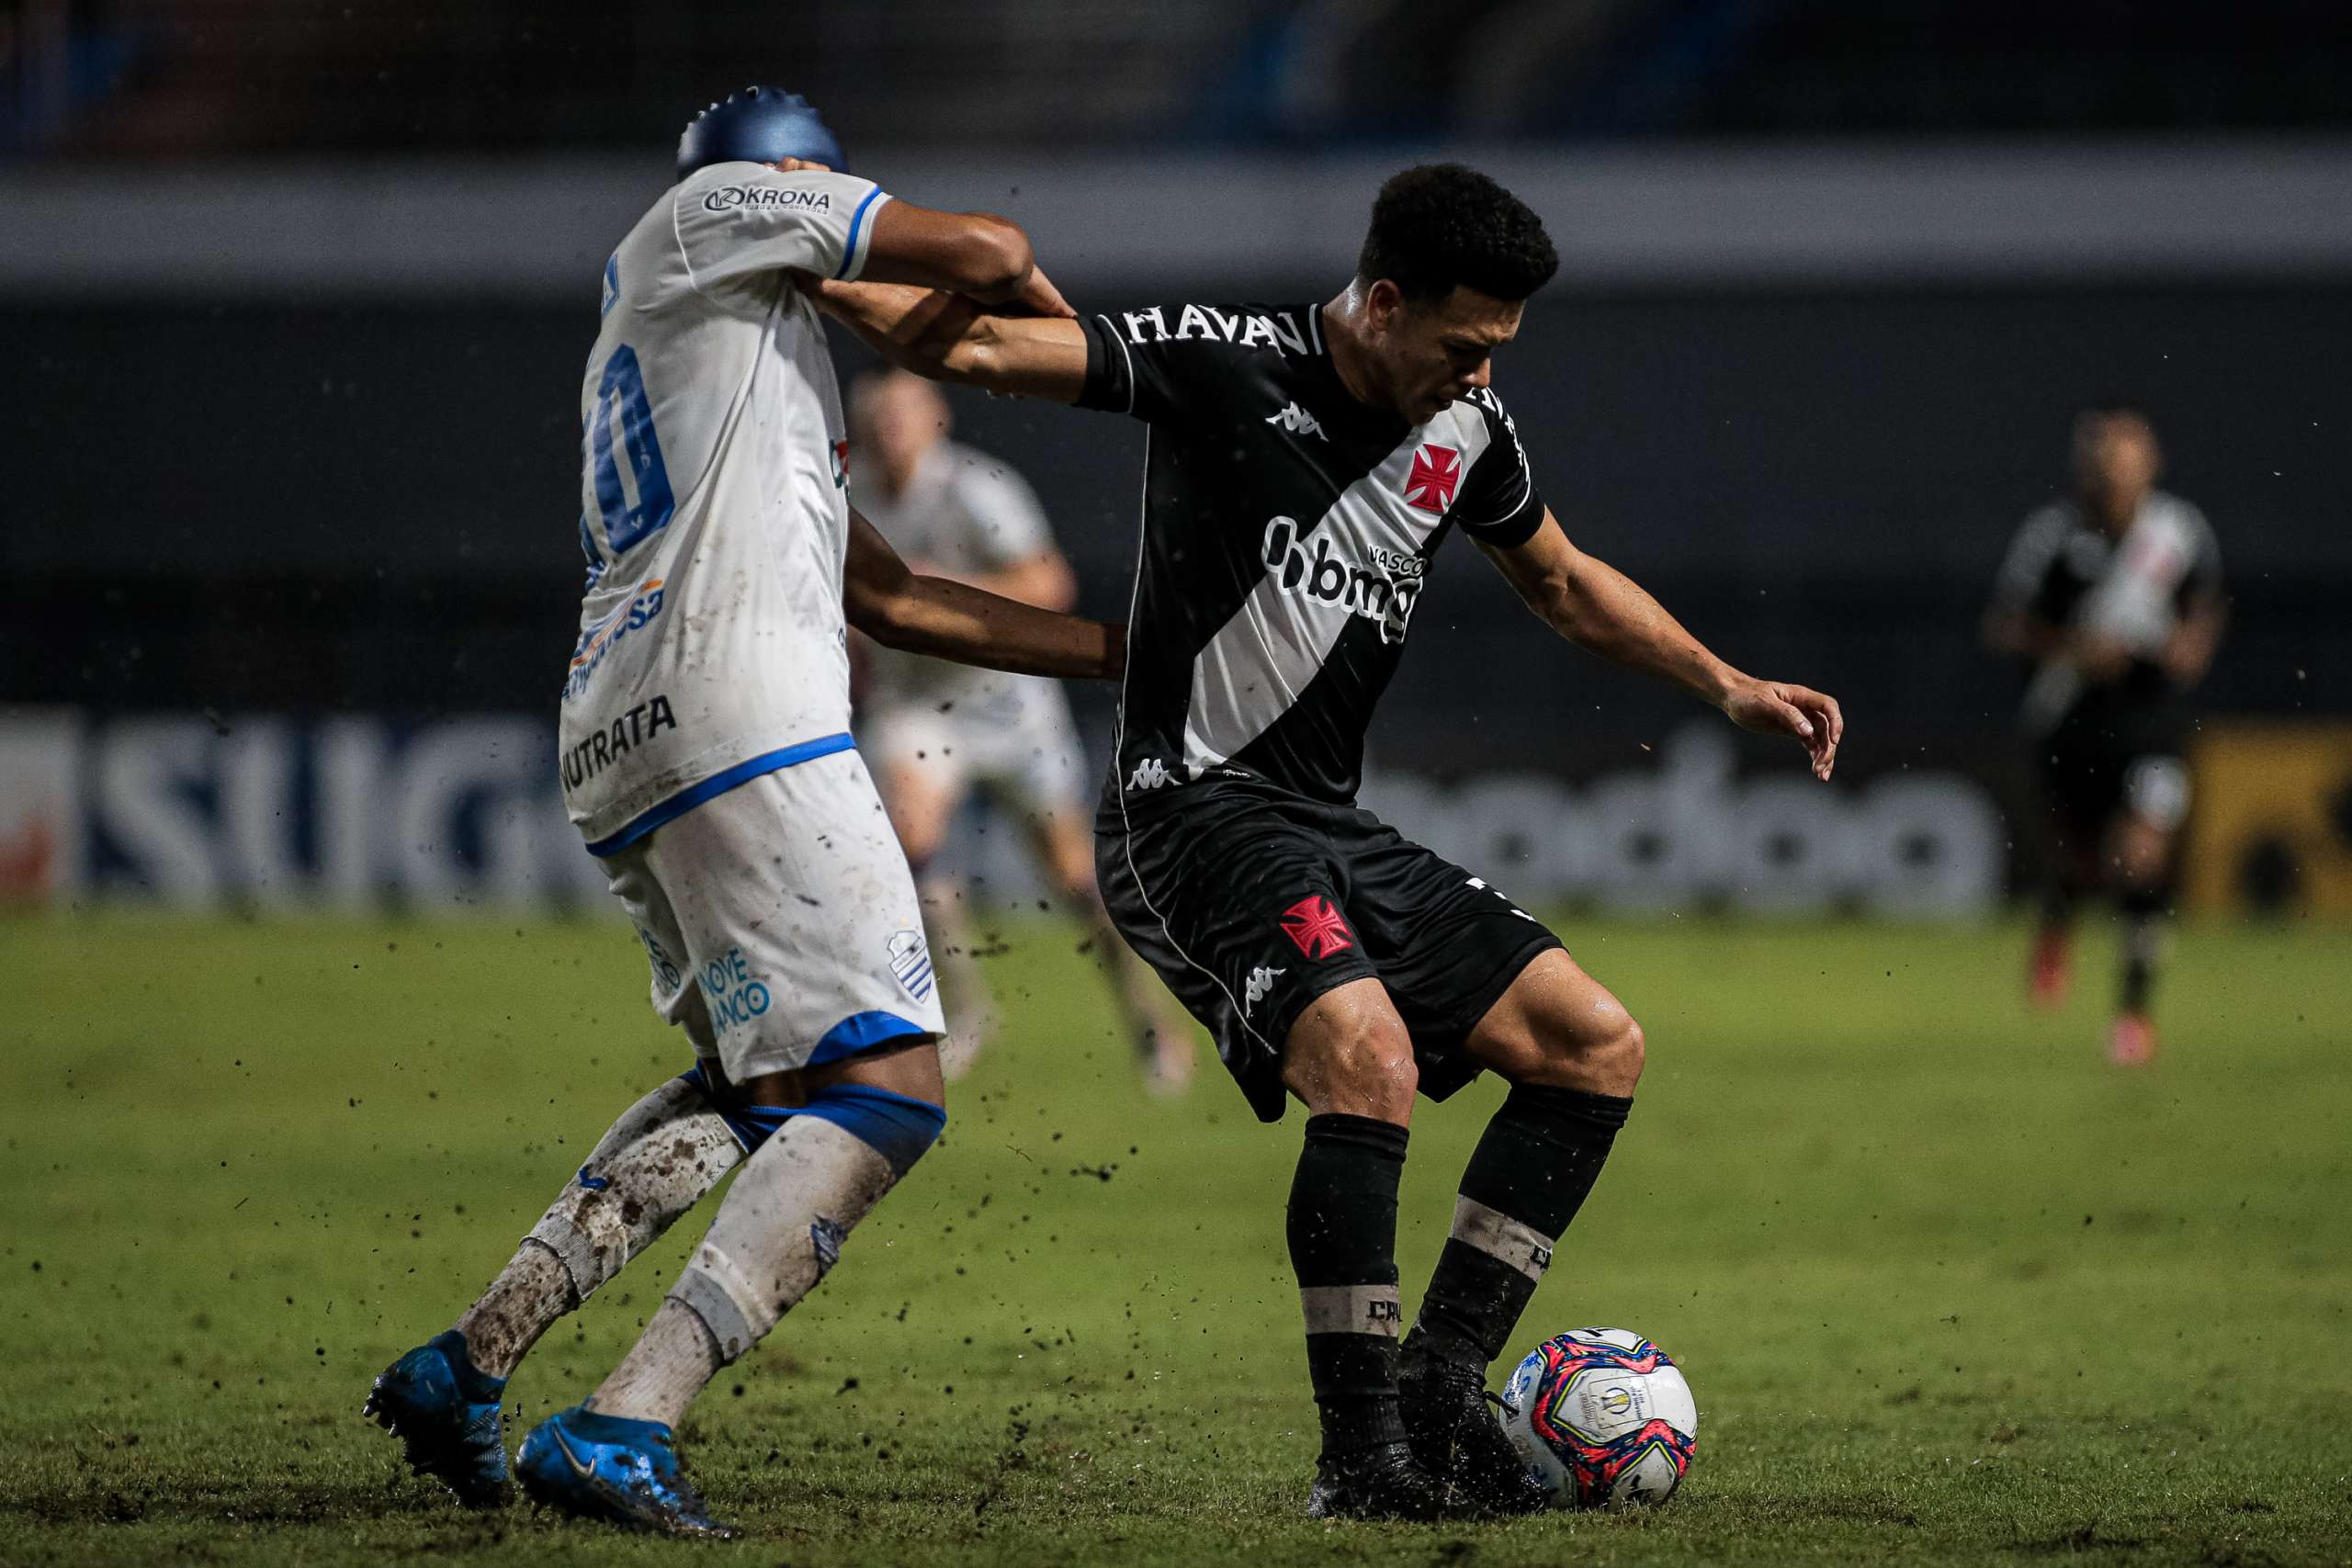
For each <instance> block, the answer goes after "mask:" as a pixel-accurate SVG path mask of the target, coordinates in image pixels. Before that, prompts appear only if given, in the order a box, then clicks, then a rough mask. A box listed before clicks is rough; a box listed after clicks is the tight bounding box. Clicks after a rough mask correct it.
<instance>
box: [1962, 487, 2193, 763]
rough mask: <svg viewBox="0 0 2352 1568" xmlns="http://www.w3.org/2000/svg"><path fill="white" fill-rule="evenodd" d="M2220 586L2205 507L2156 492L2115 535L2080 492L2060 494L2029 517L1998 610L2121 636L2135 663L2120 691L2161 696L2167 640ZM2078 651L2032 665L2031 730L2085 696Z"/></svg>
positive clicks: (2006, 563) (2001, 581) (1997, 591)
mask: <svg viewBox="0 0 2352 1568" xmlns="http://www.w3.org/2000/svg"><path fill="white" fill-rule="evenodd" d="M2221 592H2222V551H2221V547H2220V546H2219V545H2218V544H2217V543H2216V542H2215V541H2214V537H2213V527H2212V525H2211V524H2210V523H2208V522H2206V520H2205V514H2204V513H2201V512H2199V511H2198V509H2197V508H2196V507H2194V506H2192V505H2190V504H2189V503H2188V502H2186V501H2183V500H2181V499H2180V498H2179V497H2178V496H2177V495H2169V494H2166V493H2165V491H2151V492H2150V493H2149V494H2148V496H2147V498H2146V499H2145V500H2143V502H2141V503H2140V509H2139V511H2138V512H2136V513H2134V514H2133V515H2132V519H2131V525H2130V526H2129V527H2127V528H2125V529H2124V530H2123V532H2122V534H2121V536H2120V537H2115V538H2110V537H2109V536H2107V535H2106V534H2105V533H2103V532H2101V531H2100V530H2099V529H2098V527H2096V526H2094V525H2092V524H2090V523H2089V522H2088V521H2086V519H2085V518H2084V516H2083V513H2082V509H2081V507H2080V506H2078V505H2077V504H2076V503H2075V502H2073V501H2070V500H2068V501H2053V502H2051V503H2050V504H2049V505H2047V506H2044V507H2042V508H2041V510H2039V511H2037V512H2035V513H2033V514H2032V515H2031V516H2030V517H2028V518H2027V519H2026V520H2025V524H2024V525H2023V526H2022V527H2020V528H2019V529H2018V533H2017V537H2016V538H2015V539H2014V540H2013V541H2012V542H2011V543H2010V545H2009V553H2008V555H2007V558H2004V559H2003V561H2002V562H2001V574H2000V577H1999V578H1998V579H1997V580H1996V582H1995V584H1994V590H1993V603H1994V607H1995V609H1996V610H1998V611H2000V612H2002V613H2005V614H2008V615H2024V616H2028V617H2030V618H2031V619H2034V620H2038V621H2041V622H2045V623H2047V624H2048V625H2051V626H2065V627H2070V628H2074V629H2078V630H2083V631H2088V632H2092V633H2096V634H2097V635H2098V636H2099V637H2105V638H2108V639H2109V640H2111V641H2114V642H2118V643H2120V644H2121V645H2122V646H2123V648H2124V649H2125V650H2126V651H2128V652H2129V653H2130V654H2131V659H2132V667H2131V671H2130V672H2129V673H2128V674H2127V675H2126V676H2125V678H2124V679H2123V681H2122V682H2120V692H2119V693H2117V694H2115V695H2121V696H2126V697H2140V698H2144V699H2147V700H2152V701H2153V700H2161V699H2163V698H2165V697H2167V696H2168V695H2169V694H2170V682H2169V680H2168V678H2167V677H2166V676H2165V673H2164V671H2163V668H2162V664H2161V660H2163V657H2164V651H2165V644H2166V643H2167V642H2168V641H2170V640H2171V637H2172V635H2173V632H2174V630H2175V629H2176V628H2177V627H2178V626H2179V625H2180V623H2181V620H2182V618H2183V617H2184V616H2185V615H2188V613H2189V611H2190V610H2191V608H2193V607H2194V606H2195V605H2197V604H2199V603H2200V602H2202V601H2205V600H2210V599H2211V598H2213V597H2215V596H2217V595H2219V594H2220V593H2221ZM2085 696H2086V690H2085V688H2084V685H2083V682H2082V680H2081V678H2080V676H2079V674H2078V673H2077V672H2076V671H2075V667H2074V665H2073V663H2072V661H2071V660H2067V659H2065V658H2064V657H2055V656H2053V657H2052V658H2051V659H2048V660H2044V661H2043V662H2042V664H2041V667H2040V668H2039V669H2038V670H2036V671H2035V672H2034V678H2033V682H2032V683H2031V685H2030V686H2029V687H2028V689H2027V693H2026V700H2025V708H2024V712H2023V715H2022V717H2023V721H2024V724H2025V727H2026V728H2027V729H2028V730H2029V731H2030V732H2033V733H2041V732H2043V731H2046V730H2048V729H2050V728H2052V726H2054V725H2056V724H2057V723H2058V722H2059V720H2060V719H2061V718H2062V717H2064V716H2065V715H2066V714H2067V713H2069V712H2070V711H2072V710H2073V708H2074V707H2075V705H2076V704H2078V703H2079V702H2081V701H2082V700H2083V699H2084V697H2085Z"/></svg>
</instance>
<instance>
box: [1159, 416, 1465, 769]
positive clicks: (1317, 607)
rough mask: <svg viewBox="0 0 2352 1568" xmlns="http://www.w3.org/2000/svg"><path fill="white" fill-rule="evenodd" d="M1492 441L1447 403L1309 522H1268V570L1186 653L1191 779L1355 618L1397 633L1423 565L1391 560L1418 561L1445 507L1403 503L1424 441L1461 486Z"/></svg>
mask: <svg viewBox="0 0 2352 1568" xmlns="http://www.w3.org/2000/svg"><path fill="white" fill-rule="evenodd" d="M1491 439H1492V436H1491V434H1489V432H1488V430H1487V421H1486V418H1485V416H1484V415H1483V414H1481V413H1480V412H1479V411H1478V410H1477V409H1476V407H1474V406H1472V405H1470V404H1468V403H1462V402H1457V403H1453V404H1449V405H1448V406H1447V407H1446V409H1445V410H1444V411H1443V412H1441V413H1440V414H1439V415H1438V416H1437V417H1436V418H1435V419H1432V420H1431V421H1430V423H1427V424H1424V425H1422V426H1420V427H1419V428H1418V429H1416V430H1414V431H1413V432H1412V433H1411V434H1408V435H1407V436H1406V437H1405V439H1404V441H1403V442H1401V443H1400V444H1399V445H1398V446H1397V447H1396V448H1395V450H1393V451H1391V452H1390V453H1389V454H1388V456H1387V457H1384V458H1382V459H1381V461H1380V464H1379V466H1378V467H1377V468H1374V469H1373V470H1372V471H1371V472H1369V473H1367V474H1365V475H1364V476H1363V478H1361V479H1357V480H1356V481H1355V482H1354V483H1353V484H1351V485H1350V486H1349V487H1348V488H1347V489H1346V490H1344V491H1340V496H1339V499H1337V500H1336V501H1334V502H1332V503H1331V506H1330V509H1329V511H1327V512H1325V513H1323V515H1322V517H1321V518H1320V519H1317V521H1316V522H1315V524H1314V525H1312V526H1311V527H1310V526H1307V525H1301V524H1299V523H1298V522H1297V521H1296V520H1295V519H1289V518H1270V519H1268V520H1267V521H1266V523H1265V525H1264V527H1265V548H1266V552H1267V555H1268V557H1269V559H1268V561H1267V570H1266V575H1265V577H1264V578H1263V580H1261V581H1260V582H1259V584H1258V586H1257V587H1256V588H1255V589H1254V590H1252V591H1251V592H1250V596H1249V597H1248V598H1247V599H1245V600H1243V601H1242V603H1241V607H1240V608H1239V609H1238V610H1236V611H1234V613H1233V615H1232V617H1231V618H1230V619H1228V620H1227V622H1226V624H1225V625H1224V626H1221V627H1220V628H1218V630H1217V634H1216V637H1212V638H1211V639H1210V640H1209V644H1208V646H1207V647H1205V648H1204V649H1201V651H1200V653H1199V655H1198V656H1197V657H1196V658H1194V660H1193V691H1192V699H1191V701H1190V703H1189V704H1188V705H1187V706H1186V708H1185V713H1184V766H1185V769H1186V771H1187V774H1188V776H1190V777H1193V778H1198V777H1199V776H1200V775H1201V773H1202V771H1203V770H1204V769H1206V768H1208V767H1211V766H1213V765H1215V764H1216V763H1218V762H1222V761H1225V760H1226V759H1227V758H1228V757H1230V756H1232V755H1233V754H1234V753H1235V752H1237V751H1238V750H1241V749H1242V748H1243V747H1245V746H1247V745H1249V744H1250V742H1251V741H1252V740H1255V739H1258V737H1259V736H1261V735H1263V734H1264V733H1265V732H1266V731H1267V729H1269V728H1272V725H1273V723H1274V721H1275V720H1276V719H1278V718H1280V717H1282V716H1283V714H1285V713H1287V712H1289V711H1290V707H1291V705H1292V704H1294V703H1295V702H1296V701H1298V699H1299V696H1300V694H1302V693H1304V692H1305V691H1306V687H1307V685H1308V683H1309V682H1312V681H1313V680H1314V679H1315V677H1316V676H1317V674H1318V673H1320V672H1321V671H1322V669H1323V662H1324V660H1326V659H1328V658H1329V656H1330V652H1331V648H1332V645H1333V644H1334V643H1336V642H1338V641H1339V639H1340V633H1341V632H1343V631H1345V630H1346V629H1347V626H1348V622H1349V620H1350V619H1351V617H1353V616H1356V615H1363V616H1365V617H1366V618H1368V619H1371V620H1374V621H1378V622H1380V623H1381V625H1382V633H1381V635H1382V637H1384V638H1385V639H1386V640H1388V641H1392V642H1394V641H1402V640H1403V638H1404V635H1405V624H1406V621H1407V619H1408V617H1409V615H1411V606H1412V601H1413V600H1415V599H1418V598H1419V593H1420V590H1421V587H1422V585H1423V584H1424V583H1425V582H1426V581H1427V580H1428V579H1427V574H1426V566H1425V563H1424V564H1423V566H1422V567H1421V568H1420V569H1419V570H1408V571H1404V572H1399V571H1397V570H1396V568H1397V564H1398V563H1399V562H1402V561H1408V560H1410V561H1419V559H1420V552H1421V548H1422V547H1423V546H1424V545H1425V544H1427V543H1428V541H1429V537H1430V535H1431V534H1433V533H1435V532H1436V531H1437V526H1438V524H1439V522H1440V521H1441V519H1442V515H1443V513H1442V509H1441V510H1440V511H1437V512H1430V511H1426V510H1424V509H1422V508H1421V507H1418V506H1415V505H1412V504H1411V503H1410V502H1408V500H1407V499H1406V493H1405V491H1406V486H1407V484H1408V481H1409V480H1410V479H1411V478H1412V477H1413V472H1414V465H1415V463H1416V462H1418V461H1420V460H1421V459H1422V452H1423V449H1424V448H1425V447H1430V446H1436V447H1439V448H1444V447H1447V446H1451V447H1453V449H1454V451H1455V453H1456V454H1457V457H1458V465H1459V466H1458V467H1456V468H1454V469H1453V484H1454V485H1455V486H1456V487H1458V486H1459V485H1461V484H1462V483H1464V482H1466V480H1467V479H1468V477H1469V473H1470V470H1471V468H1473V467H1474V466H1475V465H1476V463H1477V461H1478V458H1479V457H1480V456H1481V455H1483V454H1484V453H1485V451H1486V450H1487V443H1488V442H1489V441H1490V440H1491ZM1447 493H1448V495H1449V496H1450V495H1451V494H1452V493H1453V492H1452V491H1448V492H1447ZM1285 557H1286V558H1287V561H1286V563H1285V564H1277V563H1278V561H1281V560H1282V558H1285Z"/></svg>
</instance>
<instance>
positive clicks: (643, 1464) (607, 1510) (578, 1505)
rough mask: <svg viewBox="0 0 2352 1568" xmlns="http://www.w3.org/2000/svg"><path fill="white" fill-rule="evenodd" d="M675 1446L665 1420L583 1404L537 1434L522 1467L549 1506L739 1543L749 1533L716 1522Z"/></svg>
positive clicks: (527, 1483) (519, 1459)
mask: <svg viewBox="0 0 2352 1568" xmlns="http://www.w3.org/2000/svg"><path fill="white" fill-rule="evenodd" d="M672 1442H673V1434H672V1433H671V1430H670V1428H669V1427H664V1426H663V1425H662V1424H661V1423H660V1422H658V1421H634V1420H630V1419H629V1418H628V1417H626V1416H600V1415H598V1414H596V1413H595V1412H594V1411H593V1410H588V1409H584V1408H582V1406H580V1405H577V1404H575V1405H573V1406H572V1407H571V1409H569V1410H563V1411H559V1412H557V1413H556V1414H555V1415H553V1416H548V1418H547V1419H546V1420H544V1421H542V1422H540V1423H539V1424H538V1425H537V1426H536V1427H532V1428H531V1430H530V1433H529V1435H528V1436H526V1438H524V1439H523V1448H522V1450H521V1451H520V1452H519V1453H517V1454H516V1455H515V1471H516V1472H517V1473H518V1474H519V1475H520V1476H521V1478H522V1482H523V1491H524V1493H525V1495H527V1496H528V1497H529V1498H530V1499H531V1501H532V1502H534V1503H537V1504H538V1505H539V1506H542V1507H548V1508H554V1509H556V1510H557V1511H558V1512H560V1513H566V1514H571V1515H573V1516H575V1517H579V1518H583V1519H601V1520H603V1521H605V1523H606V1524H615V1525H620V1526H623V1527H625V1528H627V1529H640V1530H647V1531H650V1532H651V1533H652V1534H655V1535H666V1536H676V1537H680V1538H682V1539H685V1540H734V1539H735V1538H736V1537H737V1536H738V1535H740V1534H741V1531H740V1530H738V1529H735V1527H734V1526H732V1525H726V1524H721V1523H719V1521H718V1520H717V1519H714V1518H712V1517H710V1510H709V1509H708V1508H707V1507H706V1506H704V1505H703V1500H702V1499H701V1498H700V1497H699V1496H697V1495H695V1489H694V1488H693V1487H692V1486H691V1485H689V1484H687V1483H686V1477H685V1472H684V1470H682V1469H681V1468H680V1466H679V1464H678V1454H677V1450H675V1449H674V1448H673V1447H672Z"/></svg>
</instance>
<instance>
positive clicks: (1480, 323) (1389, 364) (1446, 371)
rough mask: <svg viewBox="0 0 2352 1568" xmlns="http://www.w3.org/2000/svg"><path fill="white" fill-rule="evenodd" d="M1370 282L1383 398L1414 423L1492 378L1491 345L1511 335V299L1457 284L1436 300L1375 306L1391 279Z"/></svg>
mask: <svg viewBox="0 0 2352 1568" xmlns="http://www.w3.org/2000/svg"><path fill="white" fill-rule="evenodd" d="M1373 287H1374V299H1373V300H1372V304H1373V306H1374V310H1373V312H1372V315H1373V328H1374V331H1373V348H1374V353H1375V354H1377V355H1378V356H1379V359H1380V364H1381V367H1382V371H1383V379H1384V380H1385V382H1386V383H1387V388H1388V399H1389V405H1390V407H1391V408H1393V409H1394V410H1395V411H1396V412H1397V413H1399V414H1401V415H1403V416H1404V417H1405V418H1407V419H1408V420H1410V421H1412V422H1413V423H1415V424H1421V423H1426V422H1428V421H1430V420H1432V419H1435V418H1436V417H1437V416H1438V415H1439V414H1440V413H1441V412H1443V411H1444V410H1445V408H1446V406H1447V405H1448V404H1451V403H1453V402H1455V401H1458V400H1461V399H1463V398H1465V397H1467V396H1469V395H1470V394H1471V393H1472V392H1474V391H1476V390H1477V389H1479V388H1481V387H1483V386H1485V385H1486V384H1487V382H1488V381H1490V380H1492V379H1493V378H1494V364H1493V360H1494V353H1495V350H1497V349H1498V348H1500V347H1501V346H1502V345H1503V344H1507V343H1509V342H1510V340H1511V339H1512V338H1514V337H1516V336H1517V335H1518V334H1519V319H1520V316H1521V313H1522V312H1523V311H1524V310H1525V309H1526V306H1525V305H1524V304H1523V303H1522V302H1521V301H1519V300H1516V299H1496V298H1494V297H1493V296H1492V295H1489V294H1481V293H1479V292H1478V291H1477V290H1476V289H1475V288H1459V287H1457V288H1455V289H1454V290H1453V293H1451V294H1449V295H1447V296H1446V297H1445V298H1444V299H1433V300H1429V301H1426V302H1422V303H1416V302H1414V301H1412V300H1408V299H1404V298H1402V297H1401V296H1397V297H1396V298H1395V301H1394V303H1393V305H1392V306H1391V307H1390V309H1389V310H1386V311H1385V312H1383V311H1382V310H1380V309H1379V307H1380V305H1381V304H1382V303H1383V301H1382V300H1381V299H1379V298H1378V295H1379V294H1380V292H1381V291H1382V290H1389V291H1391V292H1392V293H1393V291H1394V289H1395V287H1396V286H1395V285H1394V284H1390V283H1386V282H1382V283H1378V284H1375V285H1374V286H1373ZM1384 315H1385V320H1384V319H1383V317H1384Z"/></svg>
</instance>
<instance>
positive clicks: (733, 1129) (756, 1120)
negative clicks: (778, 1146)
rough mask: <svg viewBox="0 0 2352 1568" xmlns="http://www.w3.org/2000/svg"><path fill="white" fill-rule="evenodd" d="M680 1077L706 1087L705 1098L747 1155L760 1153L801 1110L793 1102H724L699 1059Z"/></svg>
mask: <svg viewBox="0 0 2352 1568" xmlns="http://www.w3.org/2000/svg"><path fill="white" fill-rule="evenodd" d="M678 1081H679V1082H680V1083H684V1084H692V1085H694V1086H695V1088H696V1089H700V1090H702V1093H703V1098H704V1099H706V1100H709V1101H710V1104H711V1109H712V1110H714V1111H718V1119H719V1120H720V1121H721V1122H726V1123H727V1131H728V1133H729V1135H730V1136H732V1137H733V1138H734V1140H735V1141H736V1142H737V1143H738V1144H741V1145H742V1146H743V1152H744V1154H746V1155H755V1154H757V1153H759V1152H760V1145H762V1144H764V1143H766V1142H767V1141H768V1140H769V1139H770V1138H773V1137H775V1135H776V1134H777V1133H779V1132H781V1131H783V1128H784V1121H785V1118H786V1117H787V1116H795V1115H797V1114H798V1113H799V1112H798V1111H797V1109H796V1108H795V1107H793V1106H789V1105H740V1104H739V1105H727V1104H723V1103H721V1102H720V1100H719V1098H718V1095H717V1094H716V1093H715V1092H713V1091H712V1089H711V1087H710V1075H709V1074H708V1073H707V1072H704V1071H703V1067H702V1064H701V1063H700V1062H696V1063H695V1065H694V1066H691V1067H688V1068H687V1069H686V1070H685V1071H684V1072H683V1073H680V1074H679V1075H678Z"/></svg>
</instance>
